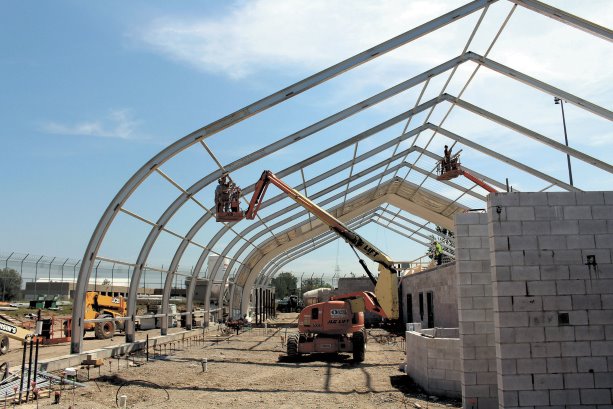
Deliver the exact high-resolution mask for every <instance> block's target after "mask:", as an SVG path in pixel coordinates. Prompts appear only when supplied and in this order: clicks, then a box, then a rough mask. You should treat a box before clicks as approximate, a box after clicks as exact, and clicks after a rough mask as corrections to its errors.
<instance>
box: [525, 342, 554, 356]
mask: <svg viewBox="0 0 613 409" xmlns="http://www.w3.org/2000/svg"><path fill="white" fill-rule="evenodd" d="M530 349H531V351H532V356H533V357H535V358H551V357H559V356H560V353H561V348H560V343H559V342H543V343H539V344H531V345H530Z"/></svg>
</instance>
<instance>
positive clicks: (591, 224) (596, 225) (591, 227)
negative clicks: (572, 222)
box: [579, 220, 608, 234]
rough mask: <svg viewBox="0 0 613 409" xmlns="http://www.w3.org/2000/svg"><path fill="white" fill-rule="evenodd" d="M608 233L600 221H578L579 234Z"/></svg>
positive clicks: (604, 224)
mask: <svg viewBox="0 0 613 409" xmlns="http://www.w3.org/2000/svg"><path fill="white" fill-rule="evenodd" d="M604 233H608V230H607V224H606V223H603V221H602V220H579V234H604Z"/></svg>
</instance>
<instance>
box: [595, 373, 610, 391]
mask: <svg viewBox="0 0 613 409" xmlns="http://www.w3.org/2000/svg"><path fill="white" fill-rule="evenodd" d="M594 386H595V387H597V388H613V372H601V373H595V374H594Z"/></svg>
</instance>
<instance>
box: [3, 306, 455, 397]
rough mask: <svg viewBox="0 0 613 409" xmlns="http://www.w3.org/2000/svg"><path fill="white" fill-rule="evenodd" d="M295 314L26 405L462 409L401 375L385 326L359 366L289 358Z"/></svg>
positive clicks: (118, 366) (129, 362) (116, 366)
mask: <svg viewBox="0 0 613 409" xmlns="http://www.w3.org/2000/svg"><path fill="white" fill-rule="evenodd" d="M296 317H297V314H295V313H290V314H279V315H278V316H277V318H276V319H275V320H272V322H271V327H269V328H267V329H264V328H252V329H245V330H244V331H241V332H240V333H239V334H238V335H236V333H235V332H234V333H232V334H231V335H229V334H223V333H222V332H221V331H219V330H209V331H208V332H207V333H206V334H205V335H204V336H203V337H202V336H201V337H200V340H199V341H197V342H192V343H189V344H186V345H183V346H179V347H175V348H174V349H169V350H162V351H157V352H156V354H155V356H154V354H153V352H152V351H151V352H150V354H149V361H148V362H147V361H146V358H145V357H144V356H139V357H132V358H130V359H125V358H124V359H117V360H107V361H105V362H104V365H103V366H101V367H99V368H90V370H89V374H88V371H87V370H86V369H83V368H81V369H79V376H78V381H79V382H81V383H83V384H85V385H86V386H85V387H79V388H71V387H70V386H63V387H61V386H55V387H54V388H53V389H54V391H55V390H61V393H62V397H61V402H60V404H59V405H57V404H53V400H54V399H53V397H52V396H53V392H54V391H53V392H52V393H51V394H50V395H51V396H50V397H45V395H47V392H46V391H45V393H41V395H42V397H41V398H40V399H39V401H38V402H37V404H38V406H37V404H36V403H28V404H22V405H21V407H22V408H34V407H40V408H45V407H49V408H58V407H60V408H68V407H73V408H92V409H98V408H113V407H117V406H116V399H117V398H118V397H119V396H121V395H126V397H127V407H128V408H190V407H212V408H231V407H236V408H242V407H250V408H349V407H351V408H403V407H412V408H415V407H417V408H439V407H459V406H461V403H460V402H458V401H451V400H445V399H442V398H440V399H439V398H435V397H433V396H428V395H427V394H425V393H423V391H422V390H421V389H420V388H419V387H418V386H416V385H415V384H414V383H412V382H411V380H410V378H409V377H408V376H406V375H405V374H404V373H402V372H400V371H399V369H398V368H399V364H400V363H401V362H402V361H404V342H403V338H402V337H396V336H392V335H389V334H388V333H387V332H386V331H384V330H382V329H369V340H368V343H367V347H366V359H365V361H364V362H362V363H354V362H353V361H352V357H351V355H349V354H341V355H312V356H302V357H300V358H297V359H293V360H289V359H287V357H286V354H285V345H284V341H285V339H286V337H287V335H288V334H290V333H292V332H296V331H297V329H296V324H295V321H296ZM157 333H159V330H158V331H157V332H156V334H157ZM139 334H140V333H139ZM139 338H140V335H139ZM105 342H106V343H108V342H109V341H93V340H90V342H86V347H87V348H92V349H93V348H96V347H99V346H101V345H93V344H95V343H105ZM87 344H89V345H87ZM53 351H56V353H57V354H58V355H65V354H66V353H67V346H66V345H63V346H53V347H45V348H43V349H42V350H41V356H42V355H43V354H45V355H46V356H47V357H48V356H51V355H52V354H53ZM18 352H19V351H13V352H11V353H10V354H18ZM160 352H161V353H160ZM205 358H206V360H207V364H206V365H207V370H206V372H204V371H203V359H205ZM20 359H21V358H20ZM109 361H112V362H109ZM88 376H89V380H87V378H88ZM1 398H2V397H0V399H1ZM9 404H10V403H9ZM1 405H2V401H1V400H0V406H1Z"/></svg>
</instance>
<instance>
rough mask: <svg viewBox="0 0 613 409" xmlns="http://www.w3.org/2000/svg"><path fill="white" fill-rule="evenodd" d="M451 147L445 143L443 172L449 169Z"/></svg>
mask: <svg viewBox="0 0 613 409" xmlns="http://www.w3.org/2000/svg"><path fill="white" fill-rule="evenodd" d="M451 149H453V148H449V147H447V145H445V152H444V155H443V172H446V171H448V170H451Z"/></svg>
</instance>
